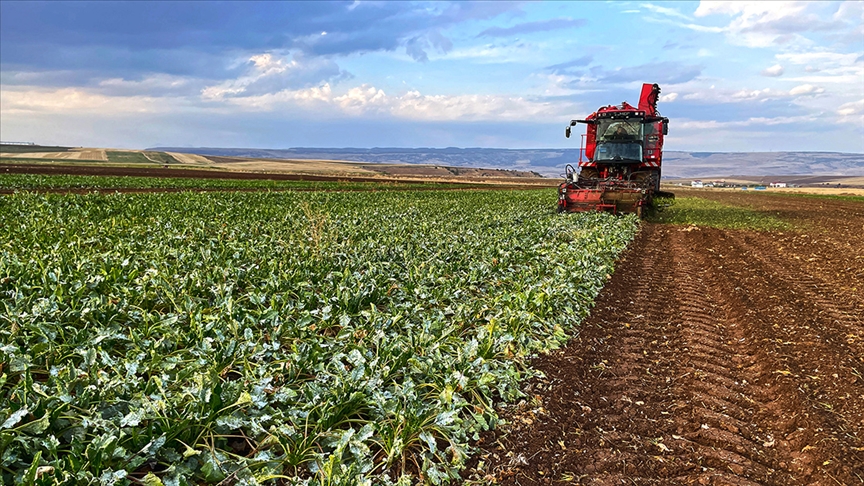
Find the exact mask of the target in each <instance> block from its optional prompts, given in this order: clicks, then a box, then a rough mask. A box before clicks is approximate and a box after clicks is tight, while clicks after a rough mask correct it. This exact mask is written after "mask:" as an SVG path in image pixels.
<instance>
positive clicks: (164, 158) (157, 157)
mask: <svg viewBox="0 0 864 486" xmlns="http://www.w3.org/2000/svg"><path fill="white" fill-rule="evenodd" d="M143 153H144V155H145V156H146V157H147V158H148V159H150V160H152V161H153V162H156V163H157V164H179V163H180V161H179V160H177V159H175V158H174V156H173V155H169V154H166V153H165V152H143Z"/></svg>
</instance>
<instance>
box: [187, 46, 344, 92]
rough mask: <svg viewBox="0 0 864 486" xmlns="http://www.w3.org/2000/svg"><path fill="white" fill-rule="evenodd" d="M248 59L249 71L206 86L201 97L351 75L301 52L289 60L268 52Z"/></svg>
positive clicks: (303, 84)
mask: <svg viewBox="0 0 864 486" xmlns="http://www.w3.org/2000/svg"><path fill="white" fill-rule="evenodd" d="M246 62H247V63H248V64H249V68H248V70H247V72H246V74H244V75H243V76H240V77H238V78H235V79H229V80H226V81H223V82H221V83H218V84H215V85H211V86H207V87H205V88H203V89H202V90H201V96H202V97H203V98H204V99H205V100H218V99H223V98H229V97H248V96H259V95H266V94H268V93H277V92H279V91H282V90H289V91H290V90H297V89H298V88H301V87H307V86H310V85H311V86H318V85H320V84H321V83H322V82H326V81H329V80H334V79H339V78H340V77H341V78H344V77H350V75H348V74H347V73H345V72H344V71H341V70H340V69H339V66H337V65H336V63H335V62H333V61H332V60H329V59H324V58H305V57H303V56H301V55H299V54H296V55H294V57H293V59H291V60H288V59H287V58H284V57H278V56H275V55H273V54H272V53H269V52H268V53H263V54H256V55H254V56H251V57H249V58H247V60H246Z"/></svg>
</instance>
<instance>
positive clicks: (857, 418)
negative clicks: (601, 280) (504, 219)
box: [466, 194, 864, 486]
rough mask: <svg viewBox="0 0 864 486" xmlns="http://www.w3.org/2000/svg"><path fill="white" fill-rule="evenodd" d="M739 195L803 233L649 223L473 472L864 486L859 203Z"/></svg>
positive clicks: (533, 481) (524, 481)
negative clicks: (580, 324) (573, 333)
mask: <svg viewBox="0 0 864 486" xmlns="http://www.w3.org/2000/svg"><path fill="white" fill-rule="evenodd" d="M699 196H700V197H701V196H703V194H699ZM729 197H731V196H729V195H720V196H717V198H719V199H724V198H726V199H725V202H732V203H735V204H741V205H750V206H751V207H754V208H755V209H758V210H762V211H766V212H771V213H773V214H777V215H778V216H780V217H783V218H784V219H787V220H788V221H790V222H793V223H794V224H795V225H796V229H795V230H794V231H787V232H782V233H780V232H778V233H768V232H756V231H744V230H724V229H715V228H704V227H695V226H689V227H683V226H667V225H656V224H646V225H645V226H644V228H643V230H642V231H641V233H640V235H639V236H638V237H637V239H636V241H634V243H633V244H632V246H631V248H630V249H629V250H628V252H627V254H626V255H625V256H624V258H623V259H622V260H621V261H620V262H619V266H618V267H617V269H616V271H615V273H614V275H613V276H612V279H611V280H610V282H609V284H608V285H607V286H606V288H605V289H604V290H603V291H602V293H601V294H600V296H599V297H598V300H597V302H596V307H595V309H594V311H593V312H592V315H591V316H590V317H589V318H588V319H587V320H586V322H584V323H583V325H582V327H581V330H580V332H579V334H578V335H577V336H576V337H575V338H574V339H572V340H571V341H570V343H569V344H568V345H567V346H566V347H564V348H562V349H560V350H557V351H555V352H552V353H550V354H548V355H544V356H541V357H539V358H538V359H536V361H535V362H534V366H536V367H538V368H539V369H540V370H542V371H543V373H544V374H545V377H544V378H539V379H535V380H532V381H531V382H529V383H528V384H527V386H526V388H525V392H526V394H527V398H526V399H525V400H523V401H522V402H520V403H519V404H517V405H515V406H511V407H509V408H507V409H506V410H504V412H503V416H504V418H505V419H506V420H507V421H508V422H509V423H508V425H505V426H503V427H500V428H499V429H498V430H497V431H495V432H494V433H489V434H487V435H485V436H483V437H482V439H481V441H480V443H479V447H480V448H481V449H482V451H481V453H480V454H479V459H478V460H477V461H476V462H475V463H474V464H473V465H472V466H473V467H472V468H471V469H469V471H468V472H467V473H466V476H468V477H471V478H472V479H475V480H478V482H480V483H483V484H493V483H494V484H505V485H523V486H527V485H539V484H597V485H612V484H724V485H725V484H728V485H753V484H763V485H798V484H818V485H822V484H824V485H837V484H841V485H853V484H864V203H860V202H855V201H831V200H822V199H811V198H799V197H782V196H767V195H760V196H758V197H754V198H749V199H734V200H730V199H729ZM734 197H735V198H737V197H738V196H734ZM741 197H743V196H741Z"/></svg>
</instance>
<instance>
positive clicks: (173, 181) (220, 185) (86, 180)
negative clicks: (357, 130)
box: [0, 172, 498, 192]
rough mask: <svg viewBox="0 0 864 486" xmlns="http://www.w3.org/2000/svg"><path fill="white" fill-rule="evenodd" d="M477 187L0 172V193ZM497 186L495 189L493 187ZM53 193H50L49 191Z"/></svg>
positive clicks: (477, 186)
mask: <svg viewBox="0 0 864 486" xmlns="http://www.w3.org/2000/svg"><path fill="white" fill-rule="evenodd" d="M486 187H488V186H486V185H481V184H455V183H436V182H424V183H419V184H418V183H404V182H403V183H400V182H391V181H387V180H382V181H380V182H352V181H337V180H332V181H302V180H272V179H259V180H244V179H202V178H189V177H136V176H82V175H42V174H4V173H2V172H0V191H3V190H55V189H60V190H63V189H68V190H70V191H75V190H78V189H108V190H114V189H117V190H122V189H142V190H147V189H154V190H161V189H188V190H198V189H201V190H264V191H266V190H276V191H283V190H301V191H309V190H316V191H393V190H406V189H411V190H424V189H472V188H473V189H478V188H486ZM495 187H498V186H495ZM52 192H53V191H52Z"/></svg>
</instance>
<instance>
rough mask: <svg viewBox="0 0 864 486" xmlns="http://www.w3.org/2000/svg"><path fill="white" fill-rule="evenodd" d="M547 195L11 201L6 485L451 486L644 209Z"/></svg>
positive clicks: (26, 197)
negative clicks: (610, 209) (624, 210)
mask: <svg viewBox="0 0 864 486" xmlns="http://www.w3.org/2000/svg"><path fill="white" fill-rule="evenodd" d="M550 201H553V202H554V194H553V193H551V192H550V191H509V192H508V191H483V192H464V191H459V192H457V191H453V192H448V191H427V192H377V193H368V192H355V193H323V192H315V193H312V192H307V193H301V192H281V193H210V194H200V193H175V194H136V195H98V194H90V195H81V196H78V195H37V194H29V193H17V194H13V195H11V196H4V197H2V198H0V305H2V309H0V367H2V369H0V475H2V481H3V483H5V484H22V483H23V484H39V485H44V484H64V485H65V484H68V485H72V484H94V485H95V484H101V485H125V484H142V483H143V484H148V485H159V484H164V485H166V486H173V485H191V484H205V483H211V484H212V483H218V482H220V481H226V484H228V483H230V484H245V485H254V484H291V485H311V484H315V485H371V484H376V485H378V484H380V485H387V484H390V485H393V484H400V485H408V484H418V483H428V484H444V483H448V482H450V481H451V480H452V479H453V478H456V477H458V473H457V472H458V470H459V469H460V468H461V467H462V465H463V464H464V461H465V458H466V457H467V455H468V454H469V452H470V450H469V447H468V443H469V441H470V440H471V439H476V438H477V437H478V434H479V432H481V431H483V430H487V429H488V428H490V427H494V426H495V424H496V422H497V416H496V413H495V409H494V408H493V404H494V403H495V402H496V401H498V400H502V399H503V400H513V399H515V398H517V397H519V394H520V392H519V390H518V384H519V381H520V380H521V379H523V378H525V377H526V376H530V375H531V374H532V373H533V372H532V371H530V370H529V369H527V368H526V362H527V361H526V360H527V358H528V357H529V356H531V355H532V354H535V353H537V352H539V351H541V350H546V349H550V348H554V347H555V346H557V345H559V344H560V343H562V342H563V340H564V339H565V338H566V334H567V333H568V332H571V331H572V330H573V329H574V327H575V326H577V325H578V323H579V322H580V321H581V320H582V319H583V318H584V316H585V315H586V314H587V313H588V311H589V308H590V306H591V303H592V300H593V298H594V297H595V295H596V294H597V292H598V291H599V290H600V288H601V287H602V286H603V284H604V282H605V281H606V276H607V274H608V273H610V272H611V271H612V265H613V263H614V261H615V258H616V256H617V255H618V253H619V252H620V251H621V250H622V249H623V248H624V247H625V246H626V244H627V243H628V242H629V241H630V239H631V238H632V237H633V235H634V234H635V232H636V230H637V224H638V223H637V220H636V219H635V217H632V216H629V217H625V218H616V217H613V216H610V215H606V214H593V213H592V214H587V213H584V214H572V215H555V214H554V212H553V209H552V205H551V204H550Z"/></svg>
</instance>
